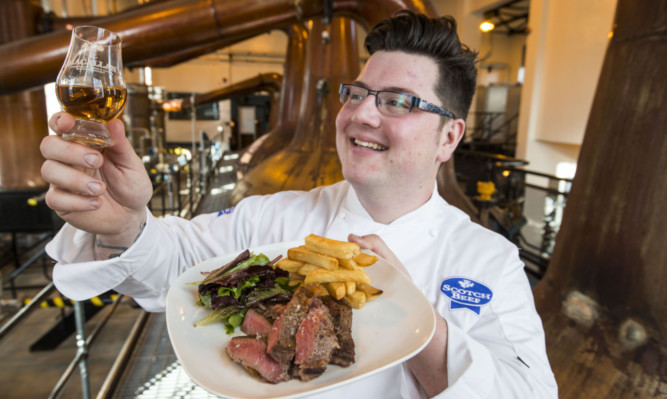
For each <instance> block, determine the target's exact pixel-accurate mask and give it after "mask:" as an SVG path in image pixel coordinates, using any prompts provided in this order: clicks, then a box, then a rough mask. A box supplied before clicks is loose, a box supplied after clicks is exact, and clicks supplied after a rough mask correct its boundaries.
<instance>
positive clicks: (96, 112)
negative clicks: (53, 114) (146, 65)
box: [56, 26, 127, 149]
mask: <svg viewBox="0 0 667 399" xmlns="http://www.w3.org/2000/svg"><path fill="white" fill-rule="evenodd" d="M56 97H58V101H59V102H60V106H61V107H62V109H63V111H65V112H68V113H70V114H72V115H73V116H74V118H75V123H74V127H73V128H72V129H71V130H70V131H69V132H67V133H65V134H63V135H62V136H61V137H62V138H63V139H64V140H71V141H76V142H79V143H82V144H85V145H87V146H89V147H92V148H98V149H101V148H105V147H108V146H110V145H111V144H112V141H111V136H110V135H109V130H108V129H107V127H106V124H105V122H109V121H110V120H112V119H114V118H115V117H117V116H118V115H120V113H121V112H123V108H125V102H126V100H127V89H126V86H125V79H124V77H123V60H122V55H121V39H120V36H118V35H117V34H115V33H113V32H111V31H109V30H106V29H103V28H98V27H95V26H77V27H76V28H74V29H73V30H72V40H71V42H70V45H69V50H68V51H67V58H65V62H64V64H63V66H62V68H61V69H60V73H59V74H58V78H57V79H56Z"/></svg>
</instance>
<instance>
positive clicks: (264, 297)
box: [190, 250, 297, 334]
mask: <svg viewBox="0 0 667 399" xmlns="http://www.w3.org/2000/svg"><path fill="white" fill-rule="evenodd" d="M279 259H280V257H278V258H276V259H274V260H273V261H271V260H269V258H268V257H266V255H264V254H261V253H260V254H254V253H251V252H250V251H249V250H245V251H243V252H242V253H241V254H240V255H239V256H237V257H236V259H234V260H233V261H231V262H230V263H228V264H226V265H224V266H222V267H220V268H218V269H215V270H213V271H211V272H209V273H208V275H207V276H206V278H204V279H203V280H202V281H199V282H195V283H190V284H191V285H197V286H198V294H199V295H198V300H197V305H199V306H203V307H204V308H206V309H209V310H211V313H209V314H208V316H206V317H204V318H203V319H201V320H199V321H197V322H196V323H195V326H202V325H205V324H209V323H212V322H216V321H221V322H222V323H223V324H224V325H225V329H226V331H227V334H232V333H233V332H234V330H235V329H236V327H238V326H240V325H241V323H243V319H244V318H245V315H246V313H247V312H248V310H250V309H252V308H253V307H262V306H267V305H270V304H273V303H283V302H288V301H289V299H290V298H291V297H292V294H293V293H294V291H295V290H296V288H297V286H291V285H290V284H289V283H290V278H289V273H288V272H286V271H284V270H282V269H279V268H276V267H274V264H275V262H277V261H278V260H279Z"/></svg>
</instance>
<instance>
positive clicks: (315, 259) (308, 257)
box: [287, 246, 338, 270]
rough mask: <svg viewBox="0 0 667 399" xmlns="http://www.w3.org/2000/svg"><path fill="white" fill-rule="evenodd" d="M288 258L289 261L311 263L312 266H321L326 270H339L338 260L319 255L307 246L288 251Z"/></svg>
mask: <svg viewBox="0 0 667 399" xmlns="http://www.w3.org/2000/svg"><path fill="white" fill-rule="evenodd" d="M287 256H288V257H289V259H294V260H299V261H301V262H305V263H310V264H311V265H315V266H319V267H322V268H324V269H328V270H336V269H338V259H336V258H334V257H333V256H329V255H324V254H321V253H317V252H315V251H313V250H311V249H309V248H307V247H305V246H300V247H296V248H290V249H288V250H287Z"/></svg>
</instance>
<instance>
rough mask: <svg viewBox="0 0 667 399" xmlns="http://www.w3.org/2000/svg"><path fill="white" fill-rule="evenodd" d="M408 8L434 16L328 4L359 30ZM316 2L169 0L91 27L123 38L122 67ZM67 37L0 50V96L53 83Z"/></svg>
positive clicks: (393, 5) (390, 4)
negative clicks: (351, 19) (0, 63)
mask: <svg viewBox="0 0 667 399" xmlns="http://www.w3.org/2000/svg"><path fill="white" fill-rule="evenodd" d="M402 8H410V9H415V10H418V11H423V12H426V13H434V10H433V8H432V6H430V4H426V5H425V3H422V2H419V3H417V2H413V1H409V0H334V1H333V10H334V12H336V13H340V14H343V15H351V16H352V17H354V18H355V19H357V20H358V21H359V22H360V23H362V24H364V25H365V26H369V25H373V24H375V23H377V22H379V20H381V19H383V18H385V17H387V16H388V15H391V14H393V12H395V11H397V10H399V9H402ZM323 13H324V6H323V2H322V1H321V0H303V1H300V2H297V3H295V2H294V1H291V0H246V1H243V2H237V1H222V0H208V1H206V0H198V1H192V0H172V1H169V2H164V3H156V4H151V5H148V6H144V7H141V8H138V9H135V10H132V11H129V12H125V13H122V14H118V15H114V16H111V17H107V18H102V19H99V20H97V21H96V23H97V24H98V25H100V26H102V27H104V28H107V29H110V30H112V31H114V32H117V33H118V34H119V35H120V36H121V37H122V38H123V59H124V62H125V63H126V64H127V65H131V64H134V63H140V62H141V61H142V60H148V59H155V58H158V57H161V56H164V55H168V54H170V53H173V52H178V51H181V50H183V49H186V48H190V47H196V46H202V45H205V44H207V43H211V42H213V41H216V40H220V39H224V38H228V37H236V38H238V39H239V40H241V38H246V37H248V36H249V35H255V34H259V33H263V32H266V31H267V30H269V29H278V28H283V27H288V26H289V25H291V24H293V23H295V22H297V21H298V20H300V19H302V18H312V17H315V16H321V15H322V14H323ZM70 36H71V34H70V33H69V32H67V31H59V32H53V33H50V34H46V35H40V36H39V37H32V38H28V39H23V40H17V41H13V42H10V43H7V44H5V45H3V46H0V59H2V60H3V68H2V70H1V71H0V94H7V93H10V92H16V91H19V90H24V89H27V88H30V87H35V86H38V85H43V84H45V83H48V82H52V81H54V80H55V78H56V75H57V74H58V71H59V69H60V66H61V65H62V62H63V60H64V59H65V55H66V53H67V47H68V45H69V41H70Z"/></svg>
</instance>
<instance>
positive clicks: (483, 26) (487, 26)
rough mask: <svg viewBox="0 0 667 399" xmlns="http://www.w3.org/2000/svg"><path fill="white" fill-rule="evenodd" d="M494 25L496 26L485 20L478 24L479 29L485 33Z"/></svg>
mask: <svg viewBox="0 0 667 399" xmlns="http://www.w3.org/2000/svg"><path fill="white" fill-rule="evenodd" d="M495 27H496V26H495V25H494V24H493V22H491V21H489V20H486V21H484V22H482V23H481V24H480V25H479V30H481V31H482V32H484V33H487V32H491V31H492V30H493V28H495Z"/></svg>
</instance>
